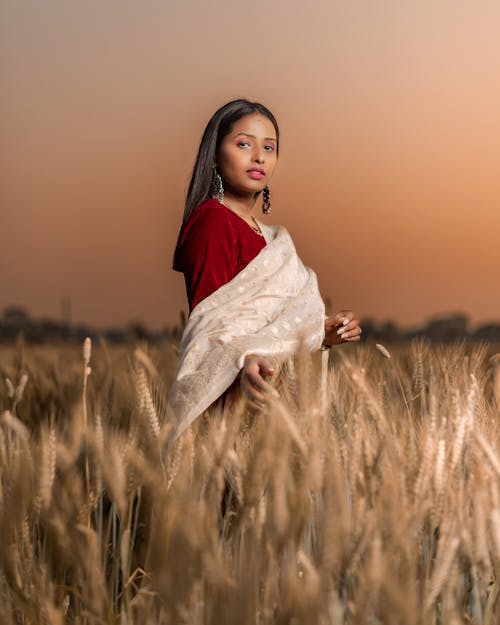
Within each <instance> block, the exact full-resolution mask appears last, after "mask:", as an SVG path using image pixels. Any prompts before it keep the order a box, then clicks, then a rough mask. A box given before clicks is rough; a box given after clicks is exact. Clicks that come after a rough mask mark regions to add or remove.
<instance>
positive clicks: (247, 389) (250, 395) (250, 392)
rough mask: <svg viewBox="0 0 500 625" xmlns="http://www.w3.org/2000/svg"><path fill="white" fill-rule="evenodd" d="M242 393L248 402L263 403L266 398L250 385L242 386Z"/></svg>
mask: <svg viewBox="0 0 500 625" xmlns="http://www.w3.org/2000/svg"><path fill="white" fill-rule="evenodd" d="M242 392H243V394H244V395H245V397H246V398H247V399H248V400H250V401H256V402H259V403H263V402H264V401H265V400H266V396H265V395H264V393H261V392H260V391H259V390H257V389H256V388H255V386H253V385H252V384H250V383H245V384H242Z"/></svg>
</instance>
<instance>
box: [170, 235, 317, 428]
mask: <svg viewBox="0 0 500 625" xmlns="http://www.w3.org/2000/svg"><path fill="white" fill-rule="evenodd" d="M261 228H262V232H263V234H264V237H265V239H266V243H267V245H266V246H265V247H264V248H263V249H262V250H261V251H260V252H259V254H258V255H257V256H256V257H255V258H254V259H253V260H252V261H251V262H250V263H249V264H248V265H247V266H246V267H245V269H243V270H242V271H241V272H240V273H238V274H237V275H236V276H235V277H234V278H233V279H232V280H231V281H230V282H228V283H227V284H225V285H223V286H222V287H220V288H219V289H217V290H216V291H215V292H214V293H212V294H211V295H209V296H208V297H206V298H205V299H204V300H202V301H201V302H200V303H199V304H197V305H196V306H195V308H194V309H193V311H192V312H191V315H190V317H189V320H188V323H187V325H186V327H185V329H184V333H183V335H182V339H181V344H180V348H179V363H178V367H177V371H176V373H175V376H174V382H173V384H172V388H171V391H170V397H169V408H168V409H169V412H168V414H169V415H170V418H173V419H174V420H175V421H174V423H175V425H176V437H177V436H179V435H180V434H181V433H182V432H183V431H184V430H185V429H186V428H187V427H188V426H189V425H190V424H191V423H192V422H193V421H194V420H195V419H196V418H197V417H198V416H199V415H200V414H202V412H203V411H204V410H206V409H207V408H208V407H209V406H210V405H211V404H212V403H213V402H214V401H215V400H216V399H218V398H219V397H220V396H221V395H222V394H223V393H224V391H225V390H226V389H227V388H229V386H230V385H231V384H232V382H233V381H234V380H235V378H236V376H237V375H238V373H239V371H240V370H241V368H242V367H243V363H244V360H245V357H246V356H247V355H249V354H258V355H259V356H281V355H285V354H290V353H292V352H293V351H295V350H296V349H297V347H298V346H299V343H300V342H301V341H302V342H303V343H304V344H305V346H306V347H307V349H309V350H310V351H314V350H317V349H319V348H320V346H321V344H322V342H323V339H324V319H325V306H324V303H323V300H322V298H321V296H320V294H319V291H318V284H317V279H316V274H315V273H314V272H313V271H312V270H311V269H308V268H307V267H305V266H304V265H303V263H302V261H301V260H300V258H299V257H298V255H297V252H296V250H295V246H294V244H293V241H292V239H291V237H290V235H289V233H288V232H287V230H286V229H285V228H283V227H282V226H264V225H261Z"/></svg>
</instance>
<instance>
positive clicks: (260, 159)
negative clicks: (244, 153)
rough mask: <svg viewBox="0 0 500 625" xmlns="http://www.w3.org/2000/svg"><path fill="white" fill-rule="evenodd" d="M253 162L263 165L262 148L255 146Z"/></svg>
mask: <svg viewBox="0 0 500 625" xmlns="http://www.w3.org/2000/svg"><path fill="white" fill-rule="evenodd" d="M254 158H255V160H256V161H257V163H263V162H264V160H265V156H264V148H262V147H260V146H257V147H256V148H255V155H254Z"/></svg>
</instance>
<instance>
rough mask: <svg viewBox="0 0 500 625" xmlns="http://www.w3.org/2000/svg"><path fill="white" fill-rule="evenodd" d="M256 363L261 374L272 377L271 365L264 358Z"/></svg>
mask: <svg viewBox="0 0 500 625" xmlns="http://www.w3.org/2000/svg"><path fill="white" fill-rule="evenodd" d="M257 363H258V365H259V367H260V370H261V371H262V373H264V375H273V373H274V369H273V367H272V365H271V364H270V363H269V362H268V361H267V360H266V359H265V358H259V359H258V360H257Z"/></svg>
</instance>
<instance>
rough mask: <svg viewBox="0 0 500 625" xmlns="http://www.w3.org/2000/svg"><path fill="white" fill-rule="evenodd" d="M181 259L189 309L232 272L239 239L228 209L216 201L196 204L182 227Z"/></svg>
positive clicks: (222, 283)
mask: <svg viewBox="0 0 500 625" xmlns="http://www.w3.org/2000/svg"><path fill="white" fill-rule="evenodd" d="M180 261H181V266H182V271H183V273H184V278H185V280H186V291H187V297H188V301H189V310H190V311H191V310H193V308H194V307H195V306H196V304H198V303H199V302H201V300H203V299H205V297H208V296H209V295H210V294H211V293H213V292H214V291H216V290H217V289H218V288H219V287H221V286H223V285H224V284H227V283H228V282H229V281H230V280H232V278H233V277H234V275H235V270H236V264H237V261H238V242H237V235H236V232H235V230H234V226H233V225H232V223H231V219H230V216H229V215H228V212H227V209H226V208H225V207H224V206H221V205H220V204H218V203H217V202H206V203H204V204H201V205H200V206H198V207H197V208H196V209H195V210H194V212H193V214H192V215H191V217H190V218H189V219H188V221H187V223H186V225H185V226H184V229H183V232H182V234H181V240H180Z"/></svg>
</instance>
